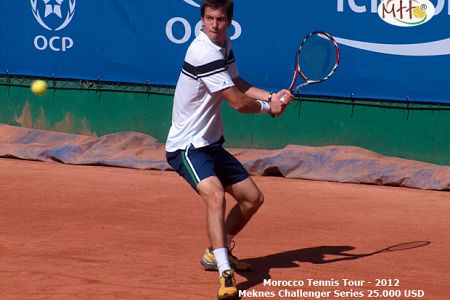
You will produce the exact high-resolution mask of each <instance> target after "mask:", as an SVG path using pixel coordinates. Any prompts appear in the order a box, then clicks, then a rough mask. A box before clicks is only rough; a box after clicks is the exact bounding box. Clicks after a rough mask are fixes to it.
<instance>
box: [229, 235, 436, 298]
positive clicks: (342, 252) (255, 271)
mask: <svg viewBox="0 0 450 300" xmlns="http://www.w3.org/2000/svg"><path fill="white" fill-rule="evenodd" d="M428 244H430V242H429V241H417V242H408V243H402V244H397V245H393V246H390V247H387V248H384V249H381V250H378V251H374V252H371V253H365V254H353V253H348V252H349V251H351V250H354V249H355V247H352V246H320V247H312V248H303V249H297V250H292V251H286V252H280V253H275V254H270V255H267V256H263V257H256V258H250V259H244V260H243V261H245V262H248V263H250V264H251V265H252V271H250V272H239V274H240V275H241V276H243V277H245V278H246V279H247V281H245V282H242V283H239V284H238V288H239V289H240V290H247V289H250V288H252V287H254V286H256V285H258V284H260V283H262V282H263V281H264V279H270V278H271V277H270V270H271V269H286V268H298V267H299V266H300V263H312V264H329V263H335V262H339V261H345V260H355V259H359V258H363V257H367V256H372V255H375V254H379V253H383V252H392V251H400V250H408V249H413V248H418V247H423V246H426V245H428Z"/></svg>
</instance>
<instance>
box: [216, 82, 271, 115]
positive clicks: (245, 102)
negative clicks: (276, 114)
mask: <svg viewBox="0 0 450 300" xmlns="http://www.w3.org/2000/svg"><path fill="white" fill-rule="evenodd" d="M222 94H223V96H224V98H225V99H226V100H227V101H228V103H229V104H230V106H231V107H232V108H233V109H234V110H237V111H238V112H240V113H244V114H254V113H261V112H264V107H263V105H264V103H261V102H262V101H258V100H256V99H254V98H251V97H249V96H247V95H246V94H244V93H242V92H241V91H239V90H238V89H237V88H236V87H230V88H228V89H226V90H224V91H223V92H222ZM267 105H268V104H267ZM267 105H266V110H267V107H268V108H269V110H268V111H267V112H269V111H270V105H269V106H267Z"/></svg>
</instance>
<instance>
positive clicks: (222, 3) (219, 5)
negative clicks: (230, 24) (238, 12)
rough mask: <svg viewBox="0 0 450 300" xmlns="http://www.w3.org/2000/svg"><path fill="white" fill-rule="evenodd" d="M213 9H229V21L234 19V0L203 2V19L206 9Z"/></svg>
mask: <svg viewBox="0 0 450 300" xmlns="http://www.w3.org/2000/svg"><path fill="white" fill-rule="evenodd" d="M206 7H211V8H214V9H217V8H222V7H225V8H226V9H227V17H228V19H229V20H232V19H233V11H234V1H233V0H202V8H201V9H202V18H203V17H204V16H205V8H206Z"/></svg>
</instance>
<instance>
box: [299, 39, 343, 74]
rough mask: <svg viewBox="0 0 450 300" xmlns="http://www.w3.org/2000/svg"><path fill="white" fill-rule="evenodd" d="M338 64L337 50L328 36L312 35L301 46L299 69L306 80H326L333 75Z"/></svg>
mask: <svg viewBox="0 0 450 300" xmlns="http://www.w3.org/2000/svg"><path fill="white" fill-rule="evenodd" d="M336 63H337V53H336V48H335V46H334V44H333V43H332V42H331V41H330V40H329V39H328V38H327V37H326V36H323V35H319V34H314V35H311V36H310V37H309V38H307V39H306V40H305V41H304V42H303V43H302V45H301V46H300V49H299V58H298V64H299V66H298V68H299V70H300V71H301V74H302V77H303V78H304V79H305V80H312V81H321V80H324V79H326V78H327V77H329V76H330V75H331V74H332V73H333V71H334V69H335V66H336Z"/></svg>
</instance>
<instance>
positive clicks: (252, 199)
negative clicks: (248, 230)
mask: <svg viewBox="0 0 450 300" xmlns="http://www.w3.org/2000/svg"><path fill="white" fill-rule="evenodd" d="M225 190H226V192H227V193H229V194H230V195H232V196H233V197H234V198H235V199H236V201H237V203H236V205H235V206H234V207H233V208H232V209H231V211H230V213H229V214H228V216H227V218H226V221H225V233H226V234H227V235H228V236H229V237H230V236H231V237H232V236H235V235H236V234H238V233H239V232H240V231H241V230H242V228H244V226H245V225H246V224H247V223H248V221H250V219H251V217H252V216H253V215H254V214H255V213H256V211H257V210H258V209H259V208H260V207H261V205H262V204H263V202H264V195H263V193H262V192H261V191H260V190H259V188H258V187H257V186H256V184H255V182H254V181H253V179H252V178H251V177H249V178H247V179H245V180H243V181H241V182H238V183H236V184H233V185H231V186H228V187H227V188H226V189H225ZM227 242H228V243H229V242H230V240H228V241H227Z"/></svg>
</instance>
